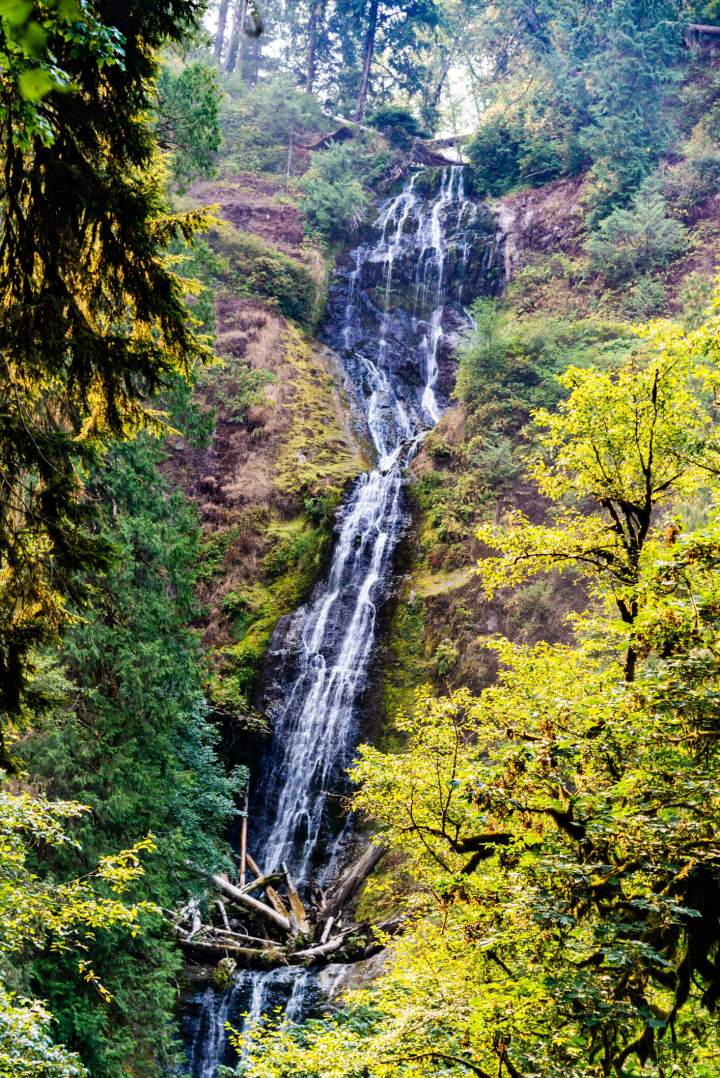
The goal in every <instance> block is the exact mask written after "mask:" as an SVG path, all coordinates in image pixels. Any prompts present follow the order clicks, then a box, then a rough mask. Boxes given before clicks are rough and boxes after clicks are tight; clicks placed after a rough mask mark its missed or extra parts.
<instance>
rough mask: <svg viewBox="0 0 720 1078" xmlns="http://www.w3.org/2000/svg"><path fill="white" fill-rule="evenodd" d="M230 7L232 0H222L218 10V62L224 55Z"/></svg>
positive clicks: (216, 47)
mask: <svg viewBox="0 0 720 1078" xmlns="http://www.w3.org/2000/svg"><path fill="white" fill-rule="evenodd" d="M229 7H230V0H220V8H219V10H218V24H217V30H216V32H215V48H214V50H213V51H214V53H215V59H216V60H217V62H218V64H219V63H220V59H221V57H222V51H223V45H224V44H225V27H226V26H227V16H228V8H229Z"/></svg>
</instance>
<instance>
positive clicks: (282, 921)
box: [188, 862, 291, 933]
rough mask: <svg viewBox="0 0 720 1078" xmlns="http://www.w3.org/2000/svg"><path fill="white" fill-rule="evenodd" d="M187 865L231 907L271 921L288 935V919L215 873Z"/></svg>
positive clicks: (289, 929)
mask: <svg viewBox="0 0 720 1078" xmlns="http://www.w3.org/2000/svg"><path fill="white" fill-rule="evenodd" d="M188 864H189V866H190V868H192V869H193V871H194V872H198V873H199V874H200V875H201V876H205V877H206V878H207V879H208V880H210V881H211V883H212V884H213V886H214V887H216V888H217V890H218V891H220V893H221V894H223V895H224V896H225V898H226V899H228V901H229V902H232V903H233V905H235V906H242V907H244V908H245V909H249V910H252V911H253V912H254V913H258V914H260V916H262V917H264V918H265V919H266V920H268V921H272V923H273V924H275V925H276V926H277V927H278V928H281V929H282V930H283V932H287V933H289V932H290V931H291V928H290V919H289V917H284V916H283V915H282V914H281V913H278V912H277V910H275V909H273V908H272V907H270V906H266V905H265V903H264V902H260V901H258V899H257V898H253V897H252V895H249V894H247V893H246V892H245V891H241V890H240V888H239V887H236V886H235V884H233V883H230V882H229V881H228V880H226V879H223V877H222V876H218V875H217V873H215V872H207V871H206V870H205V869H203V868H200V866H199V865H194V864H192V863H191V862H188Z"/></svg>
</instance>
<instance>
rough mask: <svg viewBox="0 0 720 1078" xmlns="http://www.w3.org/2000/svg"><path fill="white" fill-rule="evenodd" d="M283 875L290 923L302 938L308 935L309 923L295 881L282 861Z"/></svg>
mask: <svg viewBox="0 0 720 1078" xmlns="http://www.w3.org/2000/svg"><path fill="white" fill-rule="evenodd" d="M282 869H283V872H284V873H285V882H286V884H287V892H288V900H289V902H290V915H291V916H290V923H291V924H292V923H293V921H294V922H295V928H296V929H297V931H298V932H300V933H302V935H303V936H307V935H309V933H310V922H309V921H308V917H307V913H306V912H305V906H304V905H303V901H302V899H301V898H300V893H299V891H298V889H297V887H296V886H295V881H294V880H293V878H292V875H291V874H290V869H289V868H288V866H287V862H285V861H283V866H282Z"/></svg>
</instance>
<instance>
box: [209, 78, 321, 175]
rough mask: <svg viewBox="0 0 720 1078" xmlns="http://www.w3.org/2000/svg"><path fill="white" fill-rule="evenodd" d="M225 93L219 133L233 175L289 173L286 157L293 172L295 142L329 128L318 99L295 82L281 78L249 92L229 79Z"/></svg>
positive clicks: (250, 89)
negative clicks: (303, 90)
mask: <svg viewBox="0 0 720 1078" xmlns="http://www.w3.org/2000/svg"><path fill="white" fill-rule="evenodd" d="M227 89H228V91H229V93H228V94H225V95H223V99H222V103H221V111H220V129H221V131H222V136H223V142H224V144H225V146H226V147H227V148H228V150H229V151H230V156H229V157H228V160H227V162H226V165H225V167H226V168H227V170H228V171H229V172H237V171H238V170H241V171H243V172H266V173H275V174H278V173H280V174H285V173H286V172H287V169H288V153H289V155H290V166H291V171H292V165H293V156H292V150H291V143H292V144H297V143H298V142H300V141H302V140H303V139H304V136H305V135H306V134H309V133H312V132H322V131H326V130H327V129H328V126H329V125H328V120H327V118H326V117H325V116H324V115H323V113H322V110H321V108H320V106H319V105H318V103H317V101H315V99H314V98H313V97H312V96H311V95H310V94H305V93H301V92H300V91H299V90H297V88H296V87H295V86H294V85H293V83H292V80H291V79H286V78H279V79H275V80H273V81H272V82H267V83H262V84H260V85H258V86H255V87H252V88H248V87H247V86H246V85H245V84H244V83H237V82H235V81H231V82H229V83H228V84H227Z"/></svg>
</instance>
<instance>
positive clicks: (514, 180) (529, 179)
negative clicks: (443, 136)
mask: <svg viewBox="0 0 720 1078" xmlns="http://www.w3.org/2000/svg"><path fill="white" fill-rule="evenodd" d="M467 154H468V157H469V158H470V162H471V164H472V167H473V180H474V183H475V187H476V190H477V191H478V193H479V194H486V195H492V196H493V197H495V198H497V197H499V196H500V195H504V194H507V192H508V191H512V190H513V188H515V187H518V186H520V185H521V184H529V185H530V186H537V185H539V184H543V183H547V182H548V181H549V180H553V179H556V178H557V177H558V176H560V175H562V173H563V171H564V166H563V157H562V154H561V152H560V149H559V147H558V145H557V143H556V142H555V140H554V139H552V138H549V137H548V136H547V135H546V134H544V133H543V131H542V130H532V131H531V130H529V129H527V128H526V127H525V125H524V123H523V121H522V119H520V118H519V117H513V118H508V117H507V116H493V117H491V118H490V119H489V120H487V121H486V122H485V123H484V124H483V125H482V127H481V128H480V129H479V130H478V131H477V132H476V133H475V135H474V136H473V138H472V139H471V141H470V142H469V144H468V147H467Z"/></svg>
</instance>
